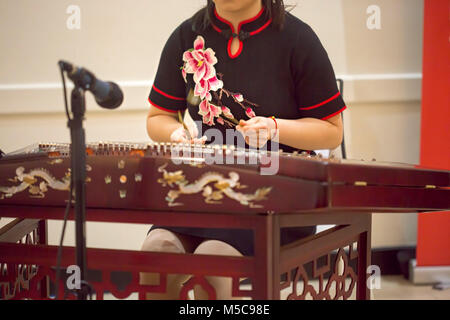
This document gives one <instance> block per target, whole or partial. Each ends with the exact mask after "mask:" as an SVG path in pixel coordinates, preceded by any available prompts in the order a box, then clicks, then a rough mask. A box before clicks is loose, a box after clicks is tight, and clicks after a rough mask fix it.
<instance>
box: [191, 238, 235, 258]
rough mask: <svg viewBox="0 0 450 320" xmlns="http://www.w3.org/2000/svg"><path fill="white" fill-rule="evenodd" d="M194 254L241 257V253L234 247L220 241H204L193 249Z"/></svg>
mask: <svg viewBox="0 0 450 320" xmlns="http://www.w3.org/2000/svg"><path fill="white" fill-rule="evenodd" d="M194 253H195V254H212V255H220V256H242V253H240V252H239V251H238V250H237V249H236V248H235V247H233V246H232V245H230V244H228V243H226V242H223V241H220V240H206V241H204V242H202V243H201V244H200V245H199V246H198V247H197V248H196V249H195V251H194Z"/></svg>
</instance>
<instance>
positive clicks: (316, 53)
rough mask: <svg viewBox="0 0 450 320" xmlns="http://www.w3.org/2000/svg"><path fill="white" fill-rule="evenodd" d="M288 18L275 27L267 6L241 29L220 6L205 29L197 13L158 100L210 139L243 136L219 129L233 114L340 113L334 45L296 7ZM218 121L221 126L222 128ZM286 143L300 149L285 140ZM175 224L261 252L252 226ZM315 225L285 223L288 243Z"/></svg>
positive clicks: (165, 71)
mask: <svg viewBox="0 0 450 320" xmlns="http://www.w3.org/2000/svg"><path fill="white" fill-rule="evenodd" d="M285 18H286V19H285V23H284V26H283V28H282V29H281V30H279V29H277V28H274V27H273V25H272V23H271V22H272V21H271V19H270V17H269V16H268V14H267V11H266V10H265V9H264V8H263V9H262V10H261V11H260V12H259V13H258V14H257V15H256V16H255V17H253V18H251V19H248V20H245V21H242V22H241V23H240V24H239V26H238V28H237V30H234V27H233V26H232V24H231V23H230V22H229V21H227V20H226V19H224V18H223V17H221V16H219V14H218V13H217V12H216V11H215V12H214V16H213V17H212V21H211V25H210V26H209V27H208V28H207V29H205V30H202V31H200V30H195V28H194V27H193V23H192V20H191V19H189V20H186V21H184V22H183V23H182V24H181V25H180V26H178V28H176V29H175V31H174V32H173V33H172V34H171V36H170V37H169V39H168V41H167V43H166V45H165V47H164V49H163V52H162V54H161V59H160V62H159V66H158V71H157V73H156V76H155V79H154V85H153V87H152V90H151V92H150V96H149V101H150V103H151V104H152V105H153V106H154V107H157V108H160V109H163V110H165V111H169V112H177V111H179V110H186V109H187V110H188V112H189V114H190V116H191V117H192V119H193V120H194V121H195V123H196V124H197V126H198V129H199V132H200V135H206V136H207V137H208V140H207V143H208V144H235V143H236V142H235V140H233V141H226V139H218V138H217V129H218V130H219V131H220V132H221V133H222V137H226V136H227V135H226V130H234V129H233V128H232V126H230V123H231V122H229V121H227V118H234V119H237V120H240V119H244V120H247V119H249V118H251V117H254V116H264V117H270V116H275V117H276V118H280V119H300V118H316V119H321V120H327V119H329V118H331V117H333V116H336V115H338V114H339V113H341V112H342V111H343V110H344V109H345V108H346V106H345V103H344V101H343V99H342V96H341V94H340V93H339V91H338V88H337V83H336V77H335V73H334V71H333V67H332V65H331V62H330V59H329V57H328V54H327V52H326V50H325V49H324V47H323V45H322V43H321V42H320V40H319V38H318V37H317V35H316V34H315V32H314V31H313V30H312V28H311V27H310V26H308V25H307V24H306V23H304V22H303V21H301V20H300V19H298V18H296V17H294V16H293V15H292V14H290V13H286V16H285ZM234 38H238V39H239V48H238V50H237V52H236V53H234V54H233V53H232V52H231V43H232V41H233V39H234ZM210 128H214V129H216V130H215V132H214V134H211V133H210V132H209V131H208V129H210ZM247 147H248V146H247ZM270 147H271V146H268V149H270ZM278 147H279V148H280V149H283V150H284V151H287V152H292V151H296V149H295V148H292V147H290V146H287V145H283V144H280V145H279V146H278ZM167 229H170V230H173V231H177V232H181V233H187V234H191V235H196V236H199V237H204V238H215V239H219V240H223V241H227V242H229V243H231V244H233V245H234V246H236V247H237V248H238V250H240V251H241V252H242V253H243V254H252V253H253V246H252V239H253V238H252V235H251V232H250V231H249V232H246V231H247V230H240V231H239V230H233V231H230V230H222V231H221V230H220V229H214V230H212V229H199V228H195V229H193V228H167ZM313 230H314V228H313V227H311V228H309V229H308V228H293V229H291V230H289V231H288V230H285V231H283V232H282V234H281V241H282V244H284V243H287V242H290V241H293V240H296V239H298V238H299V237H301V236H304V235H307V234H309V233H311V232H312V231H313ZM241 231H242V232H241ZM249 242H250V243H249Z"/></svg>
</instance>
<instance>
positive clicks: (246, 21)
mask: <svg viewBox="0 0 450 320" xmlns="http://www.w3.org/2000/svg"><path fill="white" fill-rule="evenodd" d="M263 12H264V7H262V8H261V10H260V11H259V13H258V14H257V15H256V16H254V17H253V18H250V19H247V20H244V21H241V22H239V25H238V29H237V31H236V32H235V30H234V27H233V24H232V23H231V22H230V21H228V20H226V19H225V18H222V17H221V16H219V14H218V13H217V10H216V8H214V15H215V16H216V18H217V19H218V20H219V21H222V22H223V23H226V24H227V25H228V26H229V27H230V28H231V32H233V33H239V32H240V31H241V28H242V26H243V25H244V24H247V23H250V22H253V21H255V20H256V19H258V18H259V17H260V16H261V15H262V14H263ZM213 27H214V29H215V30H220V29H219V28H218V27H217V26H214V25H213Z"/></svg>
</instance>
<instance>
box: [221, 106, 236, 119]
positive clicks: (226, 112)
mask: <svg viewBox="0 0 450 320" xmlns="http://www.w3.org/2000/svg"><path fill="white" fill-rule="evenodd" d="M222 113H223V115H224V116H225V117H227V118H230V119H234V116H233V114H232V113H231V110H230V109H229V108H227V107H225V106H222Z"/></svg>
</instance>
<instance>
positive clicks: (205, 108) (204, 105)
mask: <svg viewBox="0 0 450 320" xmlns="http://www.w3.org/2000/svg"><path fill="white" fill-rule="evenodd" d="M198 109H199V111H198V113H199V114H200V115H202V116H204V115H207V114H208V113H209V103H208V101H207V100H203V101H202V102H200V104H199V105H198Z"/></svg>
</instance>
